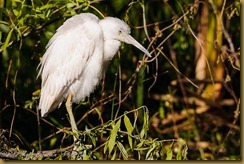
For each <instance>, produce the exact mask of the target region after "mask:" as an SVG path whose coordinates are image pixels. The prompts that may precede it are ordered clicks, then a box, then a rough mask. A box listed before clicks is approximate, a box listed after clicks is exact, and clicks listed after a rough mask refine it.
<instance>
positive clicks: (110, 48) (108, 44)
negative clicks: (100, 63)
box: [103, 39, 121, 62]
mask: <svg viewBox="0 0 244 164" xmlns="http://www.w3.org/2000/svg"><path fill="white" fill-rule="evenodd" d="M120 44H121V42H120V41H117V40H112V39H105V42H104V56H103V59H104V61H105V62H109V61H110V60H112V59H113V57H114V55H115V54H116V53H117V52H118V50H119V47H120Z"/></svg>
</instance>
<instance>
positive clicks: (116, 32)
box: [100, 17, 151, 57]
mask: <svg viewBox="0 0 244 164" xmlns="http://www.w3.org/2000/svg"><path fill="white" fill-rule="evenodd" d="M100 24H101V27H102V29H103V33H104V37H105V39H109V40H110V39H112V40H116V41H119V42H125V43H127V44H131V45H133V46H135V47H137V48H138V49H139V50H141V51H142V52H144V53H145V54H146V55H147V56H148V57H151V55H150V53H149V52H148V51H147V50H146V49H145V48H144V47H143V46H142V45H141V44H140V43H139V42H137V41H136V40H135V39H134V38H133V37H132V36H131V35H130V27H129V26H128V25H127V24H126V23H125V22H124V21H122V20H120V19H118V18H114V17H106V18H104V19H103V20H101V21H100Z"/></svg>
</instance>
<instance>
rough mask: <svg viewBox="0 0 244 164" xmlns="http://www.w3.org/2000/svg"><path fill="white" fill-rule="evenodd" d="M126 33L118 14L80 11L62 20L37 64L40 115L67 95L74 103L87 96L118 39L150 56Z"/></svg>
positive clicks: (52, 107) (97, 80) (103, 70)
mask: <svg viewBox="0 0 244 164" xmlns="http://www.w3.org/2000/svg"><path fill="white" fill-rule="evenodd" d="M129 34H130V28H129V26H128V25H127V24H126V23H125V22H123V21H121V20H119V19H118V18H113V17H106V18H104V19H102V20H99V19H98V17H96V16H95V15H93V14H90V13H82V14H79V15H75V16H73V17H71V18H69V19H68V20H67V21H65V22H64V24H63V25H62V26H60V27H59V28H58V29H57V32H56V33H55V34H54V36H53V37H52V38H51V39H50V41H49V43H48V45H47V47H46V48H47V50H46V52H45V54H44V56H43V59H42V61H41V62H40V64H39V66H40V71H39V74H38V76H39V75H41V76H42V88H41V97H40V102H39V109H40V110H41V115H42V116H46V115H47V114H48V113H49V112H51V111H53V110H54V109H56V108H57V107H59V105H61V104H62V102H63V101H64V100H65V99H66V98H67V96H68V95H72V100H71V101H72V102H75V103H79V102H80V101H82V100H84V99H85V98H86V97H87V96H89V95H90V94H91V93H92V92H93V91H94V89H95V88H96V86H97V84H99V82H100V80H101V78H102V77H103V76H104V74H105V71H106V70H105V69H106V68H107V65H108V63H109V61H110V60H111V59H112V58H113V57H114V55H115V54H116V53H117V51H118V49H119V47H120V44H121V41H122V42H126V43H128V44H133V45H134V46H136V47H137V48H138V49H140V50H141V51H143V52H144V53H146V54H147V55H148V56H150V54H149V52H148V51H147V50H146V49H145V48H144V47H143V46H142V45H140V44H139V43H138V42H137V41H136V40H135V39H133V38H132V37H131V36H130V35H129Z"/></svg>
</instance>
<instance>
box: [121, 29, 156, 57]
mask: <svg viewBox="0 0 244 164" xmlns="http://www.w3.org/2000/svg"><path fill="white" fill-rule="evenodd" d="M120 40H121V41H122V42H125V43H127V44H132V45H133V46H135V47H137V48H138V49H139V50H141V51H142V52H144V53H145V54H146V55H147V56H148V57H152V56H151V55H150V53H149V52H148V51H147V50H146V49H145V48H144V47H143V46H142V45H141V44H140V43H139V42H137V41H136V40H135V39H134V38H133V37H132V36H131V35H128V34H126V33H124V32H123V33H121V34H120Z"/></svg>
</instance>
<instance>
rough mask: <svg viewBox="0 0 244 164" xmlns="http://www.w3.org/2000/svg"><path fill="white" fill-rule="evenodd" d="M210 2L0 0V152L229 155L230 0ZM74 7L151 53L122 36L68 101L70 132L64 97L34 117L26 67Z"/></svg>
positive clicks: (233, 60) (235, 116) (32, 76)
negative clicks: (92, 87) (116, 23)
mask: <svg viewBox="0 0 244 164" xmlns="http://www.w3.org/2000/svg"><path fill="white" fill-rule="evenodd" d="M216 2H217V1H212V0H209V1H207V0H203V1H199V0H195V1H193V0H187V1H183V0H178V1H160V0H155V1H146V0H137V1H132V0H125V1H113V0H60V1H59V0H31V1H27V0H11V1H10V0H9V1H4V0H2V1H1V3H0V5H1V6H0V18H1V19H0V52H1V53H0V70H1V71H0V86H1V87H0V139H1V140H0V158H7V159H22V160H27V159H39V160H42V159H46V160H49V159H55V160H62V159H84V160H90V159H116V160H117V159H121V160H131V159H137V160H175V159H177V160H186V159H213V160H218V159H227V160H239V159H240V121H239V117H240V116H239V114H240V35H239V34H240V2H239V1H237V0H234V1H226V0H221V1H218V3H216ZM152 9H153V10H152ZM82 12H91V13H94V14H96V15H97V16H98V17H99V18H102V17H104V16H108V15H109V16H115V17H118V18H120V19H123V20H125V21H126V22H127V23H128V24H129V25H130V27H131V33H132V36H133V37H134V38H136V40H138V41H139V42H140V43H142V45H144V46H145V47H146V48H147V49H148V51H149V52H150V53H151V54H152V56H153V57H152V58H151V59H148V58H146V57H145V56H143V54H141V52H139V51H138V50H137V49H136V48H133V47H132V46H130V45H125V44H122V46H121V49H120V52H119V53H118V55H117V56H116V57H115V59H113V61H112V62H111V64H110V66H109V69H108V71H107V74H106V79H105V82H103V83H102V84H101V85H100V86H99V87H98V88H97V89H96V91H95V92H94V93H93V94H92V95H91V96H90V98H87V100H86V102H81V103H80V104H78V105H75V106H74V107H75V108H74V113H75V117H76V120H77V125H78V128H79V129H80V132H79V133H78V134H73V133H72V132H71V129H70V124H69V120H68V118H67V114H66V111H65V107H64V105H62V106H61V107H60V109H57V110H55V111H54V112H52V113H50V115H48V116H47V117H45V118H40V116H39V113H38V110H37V104H38V101H39V94H40V79H39V78H38V79H37V78H36V76H37V72H38V70H37V69H36V68H37V66H38V64H39V62H40V60H41V57H42V55H43V54H44V52H45V46H46V44H47V42H48V40H49V39H50V38H51V37H52V35H53V34H54V33H55V31H56V29H57V28H58V27H59V26H60V25H61V24H62V23H63V22H64V21H65V20H66V19H68V18H69V17H71V16H73V15H75V14H78V13H82ZM199 68H203V69H202V70H201V71H202V72H201V71H198V69H199ZM217 89H218V90H217ZM72 135H78V136H79V139H80V142H79V146H78V150H79V151H77V152H75V151H72V146H73V145H72ZM230 145H231V146H230Z"/></svg>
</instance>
